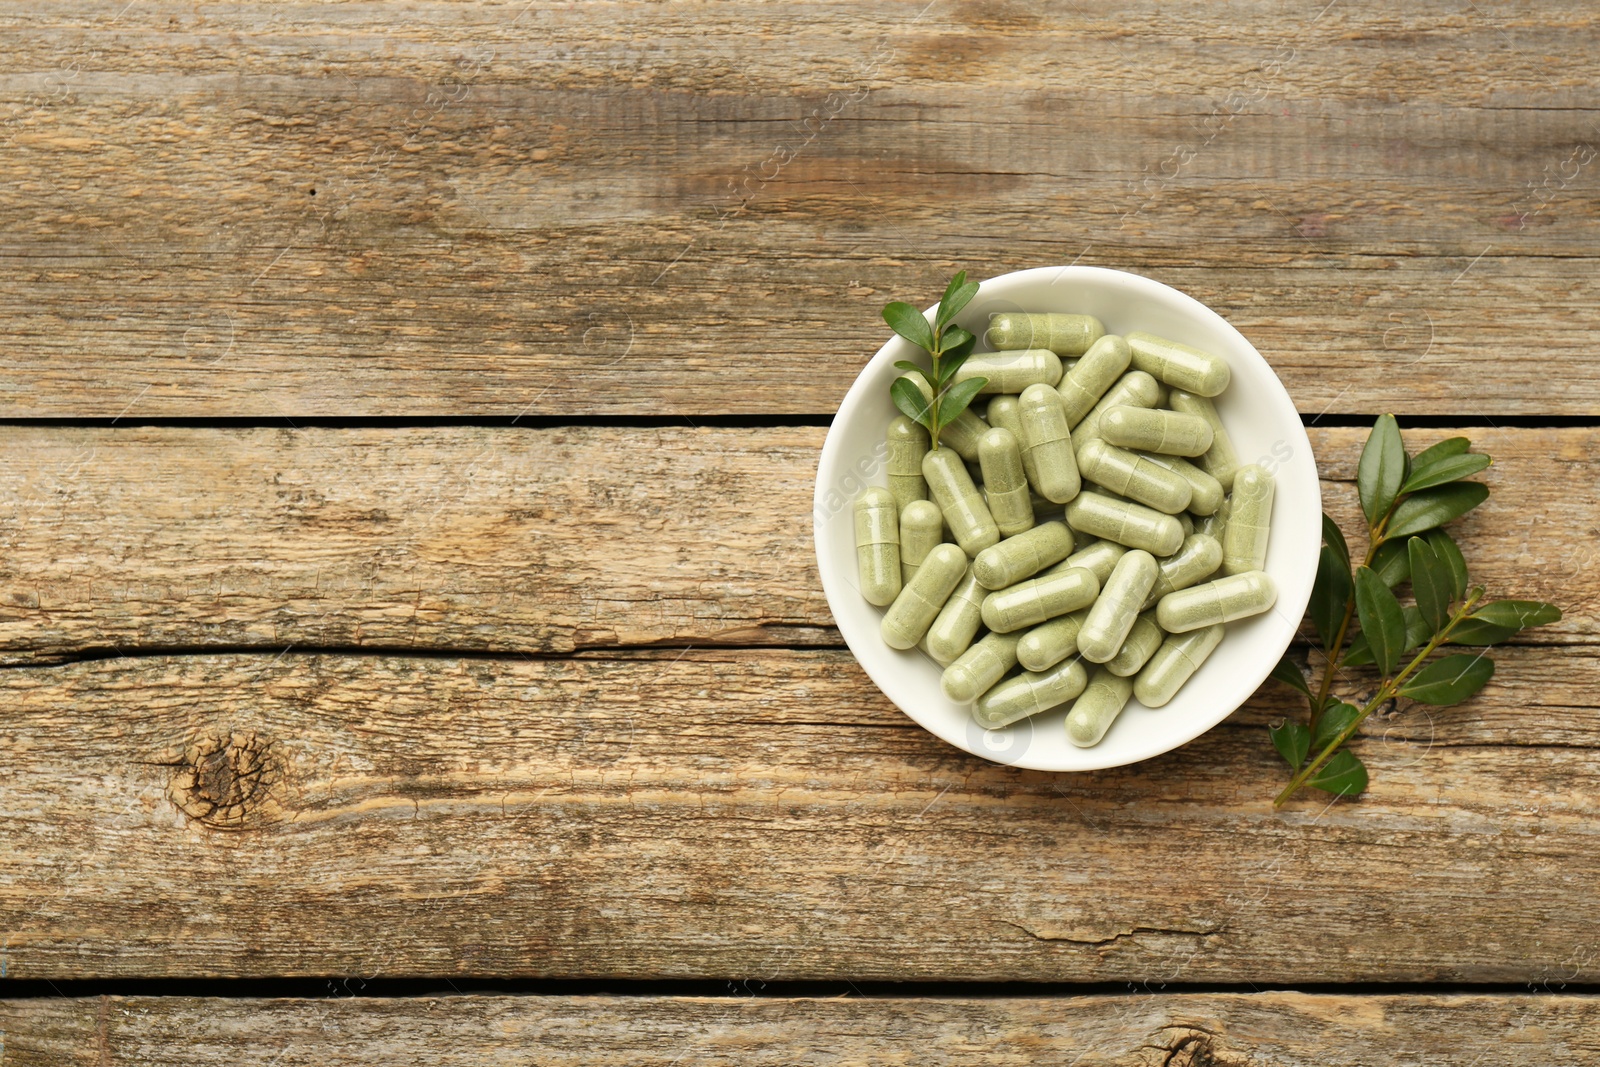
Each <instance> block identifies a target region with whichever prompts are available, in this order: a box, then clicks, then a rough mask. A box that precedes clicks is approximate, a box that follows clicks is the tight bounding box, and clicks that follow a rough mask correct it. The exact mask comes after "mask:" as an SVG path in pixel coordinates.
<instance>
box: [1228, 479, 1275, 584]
mask: <svg viewBox="0 0 1600 1067" xmlns="http://www.w3.org/2000/svg"><path fill="white" fill-rule="evenodd" d="M1275 487H1276V482H1275V481H1274V480H1273V477H1272V475H1270V474H1268V473H1267V472H1266V471H1264V470H1262V469H1261V467H1260V465H1259V464H1255V463H1252V464H1250V465H1249V466H1248V467H1240V468H1239V473H1238V474H1237V475H1236V476H1235V477H1234V479H1233V512H1232V514H1231V515H1230V516H1229V518H1228V532H1227V534H1226V535H1224V537H1223V539H1222V573H1223V574H1243V573H1244V572H1245V571H1258V570H1260V569H1261V568H1262V567H1265V566H1266V565H1267V539H1268V536H1269V535H1270V534H1271V533H1272V497H1273V494H1274V491H1275Z"/></svg>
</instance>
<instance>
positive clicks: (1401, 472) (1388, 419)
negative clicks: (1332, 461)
mask: <svg viewBox="0 0 1600 1067" xmlns="http://www.w3.org/2000/svg"><path fill="white" fill-rule="evenodd" d="M1405 476H1406V446H1405V445H1404V444H1403V443H1402V442H1401V440H1400V427H1399V425H1398V424H1397V423H1396V422H1395V421H1394V416H1393V415H1380V416H1379V417H1378V421H1377V422H1376V423H1374V424H1373V426H1372V432H1371V433H1370V434H1368V435H1367V444H1366V447H1364V448H1363V449H1362V450H1361V463H1360V465H1359V466H1358V467H1357V468H1356V489H1357V491H1358V492H1359V493H1360V495H1361V510H1362V512H1363V513H1364V514H1365V515H1366V516H1367V523H1368V524H1369V525H1372V526H1376V525H1377V524H1378V520H1379V519H1381V518H1383V516H1384V515H1385V514H1386V513H1387V512H1388V510H1389V505H1391V504H1393V503H1394V498H1395V495H1396V494H1397V493H1399V492H1400V483H1401V482H1402V481H1404V480H1405Z"/></svg>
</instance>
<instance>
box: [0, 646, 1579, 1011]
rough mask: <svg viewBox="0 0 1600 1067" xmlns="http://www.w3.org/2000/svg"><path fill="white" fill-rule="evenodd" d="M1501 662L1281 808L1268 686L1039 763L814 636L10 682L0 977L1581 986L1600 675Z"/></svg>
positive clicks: (1410, 716)
mask: <svg viewBox="0 0 1600 1067" xmlns="http://www.w3.org/2000/svg"><path fill="white" fill-rule="evenodd" d="M1499 659H1500V663H1501V669H1500V672H1499V674H1497V676H1496V677H1495V679H1494V680H1493V682H1491V684H1490V686H1489V688H1488V689H1486V690H1485V691H1484V693H1483V694H1482V695H1480V697H1478V698H1476V699H1475V700H1474V701H1472V702H1471V703H1470V704H1468V705H1466V706H1465V707H1463V708H1460V709H1456V710H1454V711H1452V712H1450V713H1448V714H1444V713H1440V714H1435V715H1434V716H1433V718H1432V720H1431V722H1429V720H1427V719H1426V717H1425V716H1424V715H1423V714H1422V713H1420V712H1412V713H1405V714H1402V715H1401V716H1399V717H1397V718H1395V719H1393V720H1391V721H1390V722H1374V723H1371V724H1370V727H1369V730H1368V737H1367V738H1365V739H1363V740H1362V741H1361V743H1360V744H1361V748H1360V751H1361V753H1362V755H1363V758H1364V759H1366V761H1367V763H1368V765H1369V766H1370V767H1371V768H1372V771H1373V775H1374V781H1375V783H1376V788H1375V789H1374V790H1373V791H1372V792H1371V794H1370V795H1369V796H1368V797H1367V798H1366V799H1363V800H1362V801H1360V802H1359V803H1354V804H1352V803H1335V804H1331V805H1329V804H1326V803H1324V801H1323V800H1322V799H1319V798H1317V797H1315V796H1308V797H1306V798H1304V799H1303V800H1301V801H1298V802H1296V804H1295V805H1293V806H1292V807H1291V809H1289V810H1287V811H1286V812H1284V813H1282V814H1274V813H1273V812H1272V810H1271V807H1270V801H1271V797H1272V795H1273V793H1274V792H1275V791H1276V789H1277V788H1278V787H1279V786H1280V785H1281V784H1282V781H1283V771H1282V768H1281V765H1280V763H1279V761H1278V758H1277V756H1276V755H1275V754H1274V753H1273V751H1272V747H1271V744H1270V742H1269V740H1268V738H1267V736H1266V731H1265V730H1263V729H1261V727H1260V723H1261V722H1262V721H1263V720H1265V719H1267V718H1269V717H1271V716H1273V715H1275V714H1278V713H1281V712H1282V711H1283V710H1284V709H1287V708H1289V707H1291V706H1292V704H1293V699H1294V695H1293V694H1292V693H1289V692H1287V691H1284V690H1281V687H1276V686H1271V687H1268V689H1267V690H1266V691H1264V692H1263V693H1262V694H1260V695H1258V697H1257V698H1256V699H1255V700H1254V701H1252V702H1251V703H1250V704H1249V705H1248V706H1247V707H1246V709H1244V710H1243V711H1242V712H1241V713H1239V714H1238V715H1236V716H1235V718H1234V719H1233V720H1230V722H1229V723H1228V724H1225V725H1224V726H1222V727H1220V728H1218V729H1216V730H1214V731H1212V732H1211V733H1209V734H1207V735H1205V736H1203V737H1202V738H1200V739H1198V740H1196V741H1195V742H1193V743H1191V744H1189V745H1187V746H1185V747H1184V748H1183V749H1181V750H1179V751H1177V752H1175V753H1173V754H1171V755H1169V756H1166V757H1162V758H1160V759H1158V760H1153V761H1149V762H1147V763H1144V764H1139V765H1135V766H1131V767H1126V768H1121V769H1117V770H1110V771H1102V772H1095V773H1090V774H1079V775H1055V774H1046V773H1039V772H1029V771H1019V770H1016V769H1013V768H1008V767H1004V766H1000V765H997V764H994V763H989V762H986V761H983V760H980V759H977V758H975V757H971V756H968V755H966V754H965V753H962V752H960V751H959V750H957V749H954V748H952V747H949V746H947V745H945V744H944V743H943V742H941V741H938V740H937V739H935V738H934V737H932V736H931V735H929V734H927V733H925V732H923V731H922V730H920V729H919V728H917V727H916V726H915V725H914V724H912V723H911V722H910V720H908V719H906V718H905V717H904V716H902V715H901V714H900V713H899V712H898V711H897V710H895V709H894V708H893V707H892V706H891V705H889V704H888V703H887V701H885V700H884V699H883V697H882V696H881V695H880V694H879V693H878V692H877V691H876V689H874V688H873V687H872V686H871V684H870V683H869V682H868V681H867V679H866V678H865V677H864V675H862V673H861V672H860V671H859V669H858V668H857V667H856V666H855V664H854V662H853V661H852V660H851V658H850V656H849V654H848V653H846V652H842V651H814V652H804V651H776V650H725V651H720V652H718V651H698V650H696V651H692V652H687V653H683V652H677V651H662V652H653V653H646V654H635V655H631V656H616V655H610V656H606V655H600V654H586V655H583V656H580V657H578V658H576V659H567V660H527V659H521V658H511V659H507V660H489V659H466V660H457V659H445V658H420V659H418V658H412V659H402V658H389V657H381V656H372V657H340V656H332V657H322V656H307V657H302V656H299V655H298V654H295V653H289V654H287V655H285V656H283V657H281V658H277V659H272V660H269V659H268V658H266V657H261V656H194V657H178V658H159V657H156V658H143V659H131V660H123V661H115V660H101V661H93V662H87V663H79V664H72V665H67V666H61V667H53V668H38V667H32V668H29V667H21V668H14V669H11V670H6V671H0V723H3V728H4V736H3V738H0V740H3V745H4V750H5V751H6V753H7V759H6V782H5V788H4V789H3V790H0V835H3V845H4V848H3V850H0V854H3V855H4V856H5V857H6V860H5V877H4V878H3V879H0V964H3V966H4V968H5V973H7V974H8V975H10V976H13V977H18V978H29V977H32V978H62V977H90V976H97V977H109V976H118V975H121V976H158V975H174V976H197V975H234V976H250V975H263V974H273V975H293V974H313V975H330V974H331V975H361V976H374V975H418V974H425V975H439V974H445V975H455V974H469V975H537V976H548V977H562V976H588V977H601V978H604V977H637V978H646V977H708V976H713V977H727V978H730V979H738V978H755V979H759V980H762V981H773V980H778V979H809V978H853V979H886V980H893V979H940V980H967V979H982V980H1040V981H1043V980H1074V981H1078V980H1082V981H1112V980H1129V981H1153V982H1180V981H1187V982H1207V981H1210V982H1229V983H1234V982H1242V981H1253V982H1307V981H1317V982H1329V981H1346V980H1373V981H1376V980H1385V981H1423V980H1442V981H1501V982H1525V981H1540V980H1543V979H1545V978H1548V977H1550V976H1554V975H1561V976H1563V977H1564V978H1565V979H1566V980H1571V981H1594V980H1595V978H1596V977H1597V976H1600V961H1597V960H1596V958H1595V956H1594V953H1593V951H1592V943H1593V932H1594V926H1593V914H1592V912H1593V909H1592V900H1591V890H1592V887H1593V885H1594V884H1596V881H1597V880H1600V836H1597V834H1596V833H1595V827H1596V825H1600V821H1597V814H1600V801H1597V800H1596V798H1597V797H1600V764H1597V762H1596V760H1595V750H1596V748H1597V747H1600V711H1597V710H1596V708H1595V707H1594V706H1593V700H1592V694H1593V693H1594V691H1595V690H1596V688H1597V687H1600V654H1597V653H1596V651H1595V650H1594V649H1593V648H1590V647H1584V646H1569V647H1553V648H1518V649H1505V650H1503V651H1502V652H1501V653H1500V654H1499ZM1391 727H1393V729H1391ZM1407 738H1412V740H1408V739H1407Z"/></svg>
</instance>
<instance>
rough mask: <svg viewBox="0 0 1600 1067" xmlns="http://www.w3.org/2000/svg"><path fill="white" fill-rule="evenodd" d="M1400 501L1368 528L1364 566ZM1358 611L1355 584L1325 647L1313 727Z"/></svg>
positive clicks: (1372, 556)
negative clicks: (1337, 630)
mask: <svg viewBox="0 0 1600 1067" xmlns="http://www.w3.org/2000/svg"><path fill="white" fill-rule="evenodd" d="M1398 503H1400V501H1399V499H1398V498H1396V500H1395V501H1394V503H1393V504H1390V505H1389V510H1388V511H1385V512H1384V513H1383V518H1381V519H1379V520H1378V523H1377V525H1376V526H1369V527H1368V528H1367V558H1366V559H1365V560H1364V561H1363V562H1362V564H1361V565H1362V566H1363V567H1370V566H1372V560H1373V558H1374V557H1375V556H1377V554H1378V546H1380V545H1382V544H1383V531H1384V529H1385V528H1387V527H1388V525H1389V516H1391V515H1393V514H1394V509H1395V504H1398ZM1355 613H1356V590H1355V585H1354V584H1352V585H1351V586H1350V595H1349V596H1348V597H1346V598H1345V602H1344V618H1343V619H1342V620H1340V622H1339V632H1338V633H1337V634H1336V635H1334V638H1333V647H1332V648H1331V649H1325V650H1324V651H1325V652H1327V655H1328V662H1327V663H1326V664H1324V665H1323V668H1322V684H1321V685H1319V686H1317V700H1316V703H1315V704H1314V705H1312V708H1311V729H1312V730H1316V728H1317V720H1318V719H1320V718H1321V717H1322V709H1323V708H1324V707H1325V706H1326V705H1327V703H1328V690H1330V689H1332V688H1333V672H1334V671H1335V670H1337V669H1338V666H1339V655H1340V654H1341V653H1342V652H1343V651H1344V639H1345V637H1346V635H1348V634H1349V632H1350V620H1351V619H1352V618H1354V616H1355Z"/></svg>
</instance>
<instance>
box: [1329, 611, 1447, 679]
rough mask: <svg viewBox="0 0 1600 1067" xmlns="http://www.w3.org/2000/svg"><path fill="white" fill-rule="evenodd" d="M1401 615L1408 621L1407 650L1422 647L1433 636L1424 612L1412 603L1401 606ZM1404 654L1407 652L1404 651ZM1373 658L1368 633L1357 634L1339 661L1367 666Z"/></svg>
mask: <svg viewBox="0 0 1600 1067" xmlns="http://www.w3.org/2000/svg"><path fill="white" fill-rule="evenodd" d="M1400 615H1401V617H1403V618H1404V619H1405V622H1406V647H1405V652H1410V651H1411V650H1413V649H1417V648H1421V647H1422V645H1423V643H1424V642H1425V641H1427V640H1428V638H1430V637H1432V636H1433V631H1432V630H1429V629H1428V624H1427V623H1425V622H1423V621H1422V612H1420V611H1418V610H1417V609H1416V608H1415V607H1413V606H1412V605H1410V604H1403V605H1401V607H1400ZM1401 654H1402V655H1404V654H1405V653H1404V652H1402V653H1401ZM1372 660H1373V656H1372V648H1371V647H1370V646H1369V645H1368V644H1367V635H1366V634H1356V636H1355V638H1354V639H1353V640H1352V641H1351V642H1350V651H1348V652H1346V653H1345V654H1344V658H1343V659H1341V660H1340V661H1339V665H1340V666H1342V667H1365V666H1366V665H1367V664H1369V663H1371V662H1372Z"/></svg>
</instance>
